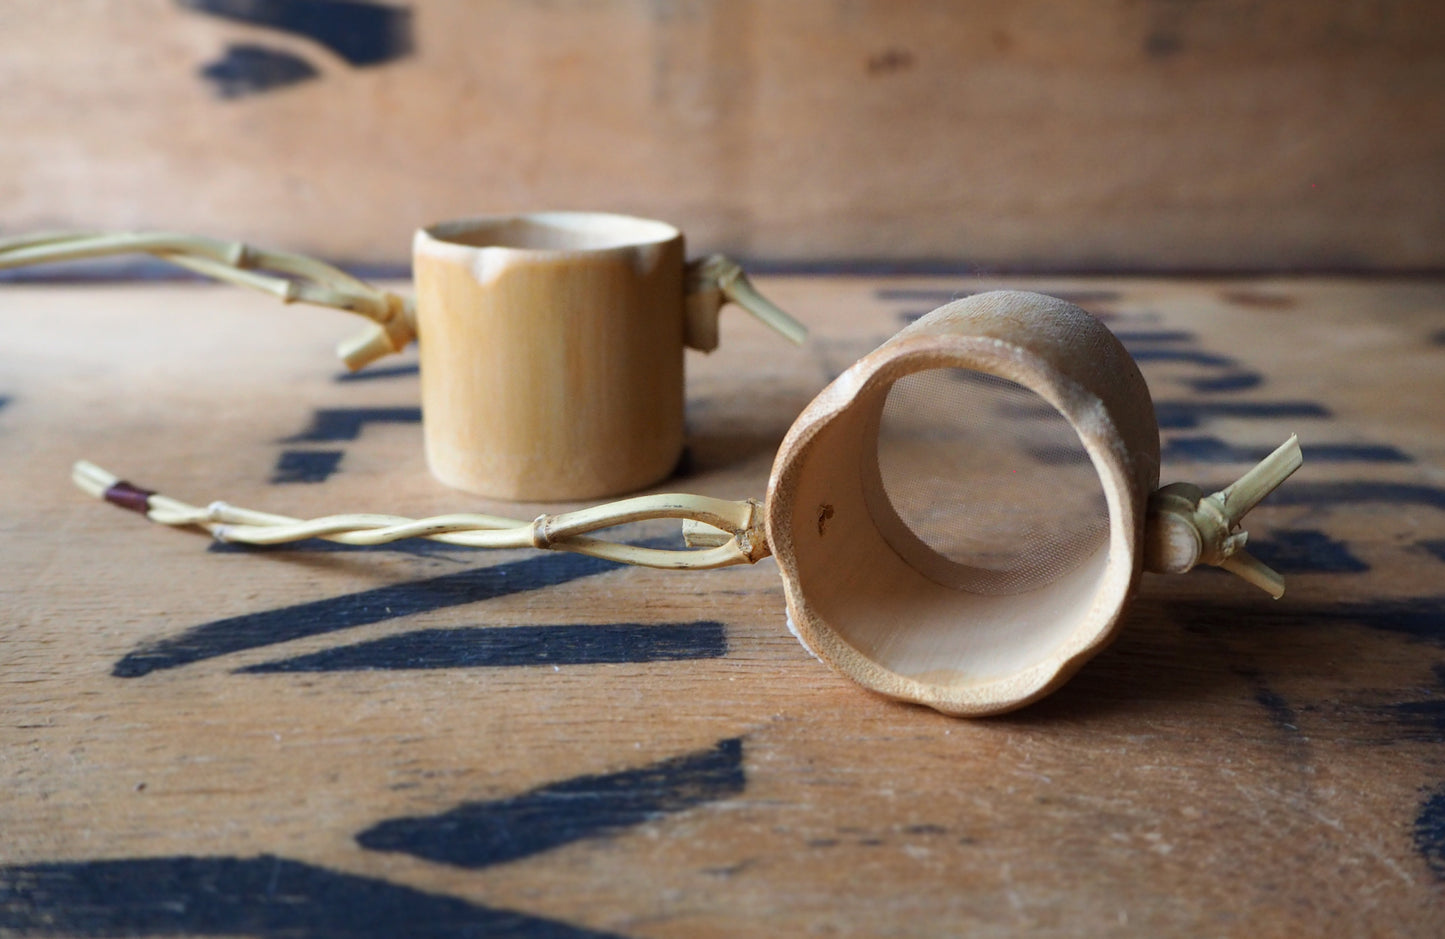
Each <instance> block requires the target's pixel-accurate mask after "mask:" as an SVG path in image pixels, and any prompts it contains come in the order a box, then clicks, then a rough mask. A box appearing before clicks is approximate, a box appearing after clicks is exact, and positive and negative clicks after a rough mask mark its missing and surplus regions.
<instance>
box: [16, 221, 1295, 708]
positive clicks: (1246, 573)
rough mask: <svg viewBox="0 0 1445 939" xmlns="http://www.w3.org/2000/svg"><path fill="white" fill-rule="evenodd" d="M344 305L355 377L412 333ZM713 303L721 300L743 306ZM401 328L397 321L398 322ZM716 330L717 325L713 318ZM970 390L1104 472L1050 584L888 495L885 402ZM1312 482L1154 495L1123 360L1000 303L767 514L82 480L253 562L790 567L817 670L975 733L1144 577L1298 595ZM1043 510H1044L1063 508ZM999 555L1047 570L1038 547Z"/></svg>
mask: <svg viewBox="0 0 1445 939" xmlns="http://www.w3.org/2000/svg"><path fill="white" fill-rule="evenodd" d="M428 237H431V235H428ZM421 240H422V237H421V236H419V241H421ZM170 244H171V242H166V245H170ZM446 251H450V248H447V249H444V252H443V253H445V252H446ZM5 252H6V248H5V245H4V244H0V266H7V265H6V257H5ZM202 256H203V257H206V258H207V260H206V261H205V262H204V263H201V264H197V265H188V266H195V267H197V268H198V269H201V270H203V272H205V273H215V271H213V270H211V269H210V267H211V264H212V261H213V259H212V258H211V256H210V255H202ZM272 257H274V256H272ZM217 263H218V262H217ZM287 263H288V264H289V263H290V262H287ZM313 263H314V262H313ZM315 273H316V272H315V271H314V270H310V269H308V271H307V274H308V276H310V275H314V274H315ZM342 276H345V275H342ZM729 276H732V277H736V276H737V275H736V274H735V273H734V274H731V275H729ZM228 279H235V278H228ZM317 279H318V280H325V279H326V278H317ZM714 284H716V282H714ZM252 285H253V286H254V284H252ZM362 286H363V287H364V286H365V285H362ZM342 288H345V290H349V291H351V292H350V293H345V291H344V290H342ZM336 289H338V291H342V292H343V294H344V295H343V296H342V299H343V300H345V301H348V302H353V306H351V307H347V308H355V307H356V306H362V305H363V304H361V303H360V302H357V301H355V298H358V297H365V298H367V299H366V305H365V310H359V312H363V314H364V315H372V314H371V313H370V312H367V311H373V310H379V311H383V315H381V316H372V318H373V319H374V320H375V321H376V323H377V326H376V330H377V331H378V332H379V334H380V335H381V336H382V337H383V338H382V339H377V338H376V337H377V335H378V332H374V333H373V335H372V336H371V338H370V339H368V340H366V341H365V342H363V343H361V344H359V345H357V344H353V345H352V346H351V347H350V349H349V351H350V352H352V353H353V354H354V357H355V358H358V359H363V360H365V359H369V358H370V357H374V356H373V353H374V352H375V351H376V350H377V349H378V348H381V349H385V347H387V346H389V345H391V344H392V342H393V339H394V338H395V337H398V336H400V335H401V334H402V331H401V330H400V329H395V328H394V326H393V325H392V324H393V322H394V319H395V317H396V316H397V315H398V313H397V312H396V311H401V313H400V315H402V316H403V317H404V318H405V317H406V316H408V315H409V314H407V313H406V312H405V311H407V310H409V309H410V307H409V305H407V304H406V303H405V302H404V301H399V300H393V299H391V297H392V296H394V295H383V296H382V298H381V300H380V301H379V302H376V298H374V297H371V296H369V295H366V294H364V293H362V292H361V291H359V290H357V289H355V288H354V287H353V286H352V285H350V284H343V285H342V287H340V288H336ZM368 289H369V288H368ZM467 289H471V288H470V287H468V288H467ZM713 289H714V290H716V291H718V293H719V294H720V295H721V294H723V293H725V291H726V289H727V288H725V287H720V286H714V287H713ZM441 299H445V298H441ZM426 302H429V301H427V300H423V305H424V304H425V303H426ZM333 305H343V304H341V303H337V304H333ZM385 311H393V312H392V313H391V314H390V315H391V317H392V319H387V318H386V314H385ZM715 315H716V306H715V305H714V306H713V307H712V310H711V312H710V313H708V314H706V315H705V316H703V317H702V318H701V319H702V320H703V321H706V320H707V318H708V317H709V316H710V317H712V318H713V319H715ZM423 322H426V321H425V320H424V321H423ZM425 330H426V327H425V326H423V332H424V333H425ZM423 347H424V348H425V345H424V346H423ZM358 350H360V351H358ZM424 368H425V365H424ZM955 373H958V374H961V375H963V376H965V377H968V376H971V377H974V378H981V379H983V380H986V381H992V382H997V383H1004V384H1006V385H1007V386H1008V387H1009V388H1012V389H1015V390H1017V391H1019V392H1021V393H1024V394H1031V395H1033V396H1036V397H1037V398H1038V399H1040V401H1041V402H1042V404H1041V407H1042V408H1043V410H1044V411H1045V412H1047V413H1048V414H1049V415H1051V416H1052V417H1054V418H1057V419H1061V420H1062V421H1063V422H1066V426H1067V429H1068V432H1069V434H1070V435H1071V436H1072V437H1073V438H1076V441H1075V442H1076V443H1077V446H1078V447H1079V448H1080V449H1081V451H1082V453H1083V454H1084V457H1082V458H1081V459H1082V460H1084V461H1085V462H1084V463H1083V464H1082V465H1085V466H1086V467H1089V468H1091V469H1092V474H1088V473H1087V472H1086V475H1087V476H1088V477H1089V479H1090V481H1091V482H1092V481H1093V480H1094V479H1096V480H1097V486H1098V489H1099V492H1100V494H1101V499H1100V501H1099V503H1098V512H1099V513H1100V520H1099V526H1098V529H1097V537H1096V538H1093V539H1092V540H1089V539H1085V538H1082V537H1081V538H1079V539H1074V540H1075V541H1076V542H1078V543H1077V544H1073V543H1065V544H1064V545H1063V547H1062V548H1058V550H1057V551H1056V553H1058V554H1059V557H1058V558H1055V559H1053V560H1051V561H1050V562H1049V563H1048V564H1046V565H1043V566H1042V567H1040V566H1039V565H1033V567H1035V568H1038V570H1042V571H1043V573H1042V574H1040V573H1038V572H1037V571H1034V572H1033V573H1029V572H1028V571H1024V574H1023V575H1019V572H1018V571H1013V570H1009V569H1006V568H1007V566H1005V568H1000V569H995V568H993V567H991V566H990V563H991V562H989V561H988V560H987V558H989V557H991V556H992V554H991V553H990V552H988V551H985V552H984V553H983V554H981V555H980V557H981V558H984V560H982V561H980V562H978V563H975V562H973V561H969V560H960V559H959V558H958V557H955V556H950V555H949V554H948V553H947V552H945V551H942V550H940V549H939V548H938V547H937V545H936V544H935V543H934V542H932V541H931V540H930V539H931V536H930V535H929V533H928V532H927V531H926V530H925V529H924V527H923V526H919V527H917V528H915V524H914V520H912V519H910V518H905V517H904V515H905V513H904V510H903V509H901V508H900V505H902V504H903V503H902V500H901V499H900V498H899V497H898V494H897V493H896V492H893V491H890V488H889V484H888V483H887V481H886V480H885V478H884V476H885V474H884V470H883V468H882V467H881V461H880V453H881V439H882V438H881V436H880V434H881V433H882V431H883V428H884V427H885V413H886V408H887V406H888V402H889V399H890V395H892V394H894V393H895V388H900V389H901V388H902V387H904V385H906V384H907V383H908V382H911V381H913V380H915V379H916V378H919V377H923V378H928V377H929V376H934V375H945V374H947V375H953V374H955ZM958 387H963V388H965V390H967V387H966V386H958ZM444 390H445V389H443V391H444ZM425 419H426V420H430V419H431V418H430V416H427V417H426V418H425ZM561 455H565V454H559V456H561ZM1300 463H1301V456H1300V449H1299V444H1298V441H1297V439H1296V438H1294V437H1291V438H1290V439H1289V440H1288V441H1287V442H1286V443H1285V444H1284V445H1283V446H1281V447H1280V448H1279V449H1278V450H1276V451H1275V452H1274V453H1273V454H1271V455H1270V456H1269V457H1267V458H1266V459H1265V460H1264V461H1262V462H1261V463H1260V464H1259V466H1257V467H1255V468H1254V469H1253V470H1251V471H1250V472H1248V473H1246V474H1245V475H1244V476H1243V477H1242V478H1241V479H1240V480H1239V481H1238V482H1236V483H1235V484H1234V485H1232V486H1229V487H1227V488H1226V489H1224V490H1221V491H1219V492H1215V493H1213V494H1209V495H1205V494H1204V492H1203V491H1202V490H1200V489H1199V488H1198V487H1195V486H1192V485H1189V484H1179V483H1176V484H1173V485H1170V486H1166V487H1164V488H1163V489H1158V488H1157V486H1158V478H1159V431H1158V424H1157V421H1156V418H1155V414H1154V408H1153V404H1152V401H1151V399H1150V396H1149V391H1148V388H1147V386H1146V385H1145V383H1144V379H1143V377H1142V375H1140V373H1139V370H1138V368H1137V367H1136V366H1135V364H1134V362H1133V360H1132V359H1131V358H1130V357H1129V354H1128V352H1127V351H1126V350H1125V349H1124V348H1123V346H1122V345H1121V344H1120V343H1119V342H1118V340H1117V339H1115V338H1114V336H1113V335H1112V334H1111V333H1110V332H1109V331H1108V329H1106V328H1105V327H1104V326H1103V324H1101V323H1100V322H1099V321H1098V320H1096V319H1095V318H1094V317H1092V316H1090V315H1089V314H1088V313H1087V312H1085V311H1084V310H1082V309H1080V308H1078V307H1076V306H1074V305H1072V304H1069V303H1066V302H1064V301H1062V300H1057V299H1054V298H1051V297H1045V296H1042V295H1039V294H1031V293H1022V292H1014V291H998V292H993V293H986V294H980V295H976V296H973V297H969V298H967V299H964V300H960V301H957V302H954V303H951V304H948V305H946V306H943V307H940V308H938V309H937V310H934V311H933V312H932V313H929V314H928V315H926V316H924V317H923V318H921V319H920V320H918V321H917V322H916V323H914V324H913V325H911V326H909V327H908V328H906V329H904V330H903V331H901V332H900V333H898V334H897V335H896V336H894V337H893V338H892V339H890V340H889V341H888V342H886V343H884V344H883V345H882V346H880V347H879V348H878V349H877V350H875V351H874V352H872V353H870V354H869V355H867V356H865V357H864V358H863V359H861V360H860V361H858V362H857V363H856V364H854V365H853V366H852V367H851V368H849V369H848V370H847V371H846V372H844V373H843V374H842V375H841V376H839V377H838V378H837V379H836V380H835V381H834V382H833V383H832V384H830V385H829V386H828V387H827V388H825V389H824V390H823V391H822V392H821V393H820V394H819V395H818V396H817V398H815V399H814V401H813V402H812V403H811V404H809V405H808V407H807V408H806V409H804V411H803V412H802V414H801V415H800V416H799V418H798V419H797V421H796V422H795V423H794V425H793V427H792V428H791V429H790V431H789V432H788V434H787V436H786V438H785V439H784V441H783V443H782V446H781V447H780V449H779V452H778V454H777V458H776V460H775V462H774V464H773V469H772V473H771V476H770V479H769V482H768V489H767V497H766V500H765V501H764V502H758V501H756V500H743V501H729V500H721V499H714V498H710V497H704V496H696V495H681V494H662V495H652V496H640V497H636V498H632V499H625V500H622V501H620V502H615V503H611V504H608V505H603V506H598V507H595V508H592V509H585V510H582V511H579V512H570V513H566V514H562V515H555V516H553V515H542V516H539V517H537V518H535V519H532V520H525V519H511V518H502V517H496V516H486V515H472V514H457V515H447V516H438V517H434V518H427V519H410V518H405V517H399V516H391V515H338V516H328V517H324V518H317V519H311V520H302V519H296V518H291V517H287V516H280V515H274V514H270V513H264V512H258V511H254V510H250V509H243V508H239V507H236V506H231V505H229V504H227V503H224V502H213V503H211V504H209V505H206V506H196V505H191V504H188V503H185V502H181V501H179V500H176V499H173V498H170V497H167V496H162V495H159V494H157V493H154V492H150V491H148V490H145V489H141V488H139V487H136V486H133V485H131V484H130V483H127V482H125V481H123V480H121V479H119V478H117V477H116V476H114V475H112V474H111V473H109V472H107V471H105V470H102V469H100V468H99V467H96V466H94V465H93V464H90V463H86V462H84V461H82V462H79V463H77V464H76V466H75V470H74V480H75V482H76V484H77V485H78V486H80V487H81V488H82V489H84V490H85V491H87V492H89V493H90V494H91V495H93V496H96V497H99V498H103V499H105V500H107V501H109V502H112V503H114V504H117V505H120V506H122V507H125V508H129V509H132V510H135V511H138V512H141V513H143V514H145V515H146V516H147V517H148V518H149V519H151V520H152V521H155V522H159V523H162V524H166V525H175V526H197V527H201V528H203V529H206V530H207V531H209V532H210V533H211V534H212V535H213V536H214V537H216V538H218V539H220V540H223V541H231V542H240V543H248V544H275V543H280V542H287V541H295V540H300V539H305V538H323V539H327V540H331V541H337V542H342V543H346V544H379V543H384V542H389V541H395V540H398V539H402V538H414V537H420V538H429V539H432V540H436V541H442V542H446V543H450V544H458V545H468V546H474V547H498V548H517V547H528V546H530V547H534V548H538V549H545V550H560V551H570V552H578V553H584V554H589V555H593V556H597V557H602V558H607V559H610V560H615V561H619V562H623V563H629V564H640V565H646V566H653V567H660V568H673V569H707V568H715V567H723V566H728V565H732V564H741V563H752V562H756V561H758V560H760V559H761V558H763V557H766V556H767V555H769V554H773V555H775V556H776V557H777V561H778V567H779V572H780V573H781V575H782V579H783V584H784V592H785V596H786V602H787V612H788V623H789V627H790V629H791V630H792V631H793V632H794V634H795V635H796V636H797V637H798V639H799V640H800V641H801V642H802V643H803V645H804V646H805V647H806V648H808V649H809V650H810V651H811V652H812V653H813V654H814V655H816V656H817V657H818V658H820V659H821V660H823V661H824V662H826V663H828V664H829V665H831V666H832V667H834V668H836V669H837V670H839V671H841V672H842V673H844V674H846V675H848V676H849V677H850V678H852V679H854V680H855V681H857V682H858V683H860V684H862V685H863V686H865V687H867V688H869V689H871V690H873V691H876V692H878V693H881V694H884V695H887V696H889V697H893V698H898V699H901V700H906V701H913V702H917V703H921V704H925V705H928V706H930V707H933V708H936V709H937V710H939V711H942V712H944V713H948V714H954V715H963V716H976V715H985V714H995V713H1000V712H1003V711H1008V710H1011V709H1014V708H1017V707H1020V706H1023V705H1025V704H1027V703H1029V702H1031V701H1034V700H1037V699H1038V698H1040V697H1042V696H1044V695H1046V694H1048V693H1049V692H1050V691H1052V690H1054V689H1055V688H1057V687H1058V686H1059V685H1061V684H1062V683H1063V682H1065V681H1066V680H1067V679H1068V678H1069V676H1070V675H1072V674H1073V673H1074V671H1076V670H1077V669H1078V668H1079V667H1080V666H1081V665H1082V664H1083V663H1084V662H1085V661H1086V660H1087V659H1088V658H1089V657H1091V656H1092V655H1094V654H1095V653H1097V652H1098V651H1099V650H1100V649H1102V648H1103V647H1104V646H1105V645H1106V644H1107V643H1108V642H1109V640H1110V639H1111V638H1112V637H1113V635H1114V634H1115V632H1116V630H1117V628H1118V625H1119V622H1120V617H1121V615H1122V613H1123V611H1124V608H1125V606H1126V604H1127V603H1128V601H1129V599H1130V597H1131V596H1132V595H1133V593H1134V591H1135V589H1136V587H1137V583H1138V579H1139V575H1140V573H1141V571H1144V570H1149V571H1154V572H1160V573H1184V572H1186V571H1188V570H1190V569H1192V568H1193V567H1195V566H1197V565H1198V564H1210V565H1215V566H1219V567H1222V568H1224V569H1226V570H1230V571H1232V572H1234V573H1236V574H1238V575H1239V576H1241V577H1243V578H1244V579H1246V580H1248V581H1250V582H1251V583H1253V584H1255V585H1257V586H1259V587H1261V588H1262V589H1264V590H1266V591H1267V592H1269V593H1270V594H1271V595H1273V596H1276V597H1278V596H1280V595H1282V593H1283V590H1284V584H1283V580H1282V578H1280V576H1279V575H1278V574H1277V573H1275V572H1274V571H1272V570H1270V569H1269V568H1268V567H1266V566H1265V565H1264V564H1262V563H1260V562H1259V561H1258V560H1256V559H1254V558H1253V557H1252V556H1250V555H1249V554H1248V552H1247V551H1246V550H1245V542H1246V539H1247V535H1246V534H1245V532H1243V531H1241V530H1240V524H1241V521H1242V519H1243V517H1244V515H1245V513H1247V512H1248V511H1249V510H1250V509H1252V508H1253V507H1254V506H1255V505H1256V504H1257V503H1258V502H1259V501H1260V500H1261V499H1262V498H1264V496H1265V495H1267V494H1268V493H1269V492H1271V491H1272V490H1273V489H1274V488H1275V487H1277V486H1278V485H1279V484H1280V483H1281V482H1283V481H1284V480H1285V479H1286V478H1287V477H1288V476H1289V475H1290V474H1291V473H1293V472H1294V471H1295V470H1296V469H1297V468H1298V467H1299V466H1300ZM962 482H964V483H968V482H970V480H968V479H965V480H962ZM964 491H965V492H966V491H967V489H966V488H965V490H964ZM1042 498H1043V500H1044V501H1045V502H1048V501H1049V499H1050V498H1051V495H1050V493H1048V492H1044V493H1042ZM974 501H976V502H978V503H980V504H979V505H977V506H974V507H973V509H974V511H988V510H990V509H992V508H994V507H995V506H992V505H991V504H990V502H989V500H988V499H986V498H978V499H975V500H974ZM1060 501H1061V502H1062V500H1060ZM1003 508H1005V509H1007V508H1008V506H1006V505H1005V506H1003ZM657 518H676V519H680V520H682V523H683V530H684V534H685V536H686V540H687V544H688V549H686V550H675V551H674V550H663V549H657V548H647V547H639V546H636V545H630V544H626V543H621V542H617V541H612V540H609V539H607V538H606V537H599V533H600V532H603V531H604V530H605V529H607V528H610V527H613V526H616V525H620V524H624V523H628V522H634V521H640V520H646V519H657ZM1068 521H1069V519H1068V518H1064V519H1061V522H1068ZM963 527H966V526H963ZM1065 542H1068V539H1065ZM992 547H996V548H1000V549H1008V550H1011V551H1013V552H1014V553H1015V554H1018V555H1019V556H1021V557H1024V558H1025V560H1026V561H1027V562H1028V565H1032V564H1033V562H1032V561H1029V560H1028V549H1029V545H1027V544H1024V545H1017V544H1015V545H1008V544H998V545H993V546H992ZM1055 548H1057V546H1055V547H1054V548H1051V549H1050V550H1055ZM993 553H997V552H993ZM1026 566H1027V565H1026ZM1016 575H1018V576H1016Z"/></svg>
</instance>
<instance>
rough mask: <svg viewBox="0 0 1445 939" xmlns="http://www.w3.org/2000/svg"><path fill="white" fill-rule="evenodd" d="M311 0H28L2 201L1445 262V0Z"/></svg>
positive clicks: (752, 252) (895, 243)
mask: <svg viewBox="0 0 1445 939" xmlns="http://www.w3.org/2000/svg"><path fill="white" fill-rule="evenodd" d="M316 6H322V7H326V5H325V4H319V5H308V4H300V3H298V4H292V3H289V2H279V0H278V2H276V3H268V4H256V3H247V4H238V3H229V2H227V3H223V2H220V0H187V2H185V3H175V2H172V0H91V2H88V3H87V4H86V5H85V15H84V16H76V15H74V12H73V11H71V10H70V9H68V8H66V7H65V6H64V5H62V4H55V3H51V2H47V0H11V2H10V3H7V4H6V5H5V7H6V8H5V10H4V11H3V12H0V48H3V51H4V54H3V55H0V85H3V86H4V87H5V88H6V89H8V94H7V97H6V102H5V118H4V127H5V146H4V147H3V148H0V228H3V229H5V230H11V231H27V230H33V229H37V228H54V227H84V228H101V229H129V228H156V227H166V228H174V229H176V230H180V231H196V232H205V233H212V234H216V235H225V236H234V237H240V238H245V239H247V240H251V241H254V242H257V243H261V244H273V245H276V246H278V247H285V248H292V249H296V250H300V251H303V252H307V253H311V254H316V255H319V256H322V257H327V258H331V259H339V260H343V261H365V262H383V263H389V264H396V265H403V264H405V262H406V260H407V256H408V244H409V242H408V238H409V235H410V233H411V231H412V230H413V229H415V228H416V227H418V226H420V225H424V224H428V223H431V222H434V221H437V220H440V219H447V218H456V217H459V216H464V215H470V214H475V213H481V212H514V211H532V210H537V209H543V208H575V209H607V210H611V211H621V212H627V213H630V214H636V215H642V216H645V217H651V218H661V219H664V220H666V221H669V222H671V223H673V224H676V225H678V226H679V227H681V228H683V229H684V230H685V231H686V232H687V233H688V235H689V236H690V238H691V239H692V241H691V243H692V245H693V247H694V248H695V249H696V250H699V251H703V252H707V251H715V250H723V251H727V252H730V253H734V254H737V255H739V256H741V257H743V258H745V259H766V260H772V261H780V262H792V263H803V262H829V263H838V262H844V261H850V260H863V261H875V262H876V261H890V260H891V261H900V262H914V263H916V262H917V261H918V259H920V258H924V259H932V260H933V261H935V262H938V263H946V264H951V265H954V266H962V267H963V268H964V269H967V270H976V271H977V270H981V271H986V272H987V271H997V270H1000V269H1003V270H1018V269H1021V268H1026V269H1036V270H1057V269H1060V268H1061V267H1064V266H1067V267H1070V268H1073V269H1091V270H1109V269H1112V270H1118V269H1132V270H1144V269H1153V270H1161V269H1173V270H1178V269H1181V268H1185V269H1191V270H1201V269H1220V270H1259V269H1273V270H1279V269H1295V270H1297V269H1302V268H1303V269H1316V270H1319V269H1353V270H1369V269H1401V268H1435V269H1438V268H1440V267H1441V266H1442V265H1445V212H1442V199H1445V194H1442V189H1441V185H1440V167H1441V166H1442V165H1445V94H1442V92H1441V89H1442V88H1445V29H1442V21H1441V17H1440V15H1439V12H1438V7H1437V4H1435V3H1433V2H1431V0H1391V2H1382V3H1361V4H1336V3H1331V4H1321V3H1313V2H1309V0H1287V2H1274V3H1270V4H1265V5H1261V4H1256V3H1246V2H1241V0H1230V2H1216V3H1183V2H1179V0H1147V2H1135V0H1094V2H1089V3H1072V4H1066V3H1059V2H1056V0H1027V2H1003V0H988V2H983V3H969V4H959V3H956V2H951V0H929V2H923V3H907V4H899V3H885V2H877V0H791V2H786V3H781V2H761V0H733V2H717V0H685V2H668V3H656V2H651V0H606V2H590V3H576V2H566V3H560V2H554V3H536V2H530V0H474V2H467V3H458V2H454V0H417V2H413V3H407V4H399V3H397V4H387V5H382V4H342V3H336V4H331V5H330V6H329V7H326V10H325V12H326V13H327V14H328V15H329V16H330V17H331V18H332V20H333V22H336V23H339V24H340V25H341V27H342V30H341V31H342V32H343V33H344V32H345V31H346V28H347V27H353V26H354V27H355V28H354V29H353V30H352V33H353V34H354V35H355V36H358V37H360V38H361V39H362V40H363V42H369V43H370V45H369V46H367V47H363V48H362V49H360V50H358V49H354V48H350V47H348V46H347V45H346V44H345V43H339V42H337V41H336V37H335V36H331V35H328V34H326V33H325V32H324V31H320V32H318V31H317V30H316V29H307V28H306V27H307V25H308V24H307V23H306V22H305V21H304V20H305V17H304V16H303V15H302V11H303V8H308V7H309V8H312V9H314V8H315V7H316ZM226 10H229V11H231V13H232V14H233V15H208V11H210V12H211V13H215V12H218V11H221V12H224V11H226ZM246 10H250V11H272V12H276V11H280V12H279V13H278V14H277V15H274V16H260V15H259V13H258V14H257V15H253V16H252V17H251V18H250V19H249V20H248V19H247V17H245V16H241V17H240V18H239V19H238V17H237V16H236V15H234V14H235V13H236V11H246ZM288 10H290V11H291V13H290V14H289V15H287V14H286V11H288ZM383 13H389V14H390V15H383ZM363 20H364V21H363ZM218 219H224V220H225V225H224V230H220V229H218V228H217V221H216V220H218Z"/></svg>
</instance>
